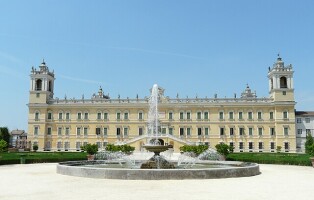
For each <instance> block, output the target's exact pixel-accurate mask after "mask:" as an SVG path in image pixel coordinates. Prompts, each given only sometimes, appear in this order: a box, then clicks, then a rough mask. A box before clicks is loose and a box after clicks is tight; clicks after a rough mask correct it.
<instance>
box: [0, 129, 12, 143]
mask: <svg viewBox="0 0 314 200" xmlns="http://www.w3.org/2000/svg"><path fill="white" fill-rule="evenodd" d="M1 139H2V140H4V141H6V142H7V144H9V143H10V133H9V129H8V128H7V127H0V140H1Z"/></svg>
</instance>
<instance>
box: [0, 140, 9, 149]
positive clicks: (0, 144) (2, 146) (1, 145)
mask: <svg viewBox="0 0 314 200" xmlns="http://www.w3.org/2000/svg"><path fill="white" fill-rule="evenodd" d="M7 147H8V143H7V142H6V141H4V140H3V139H1V140H0V152H4V151H7Z"/></svg>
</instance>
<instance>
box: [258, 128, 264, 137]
mask: <svg viewBox="0 0 314 200" xmlns="http://www.w3.org/2000/svg"><path fill="white" fill-rule="evenodd" d="M258 135H259V136H262V135H263V128H258Z"/></svg>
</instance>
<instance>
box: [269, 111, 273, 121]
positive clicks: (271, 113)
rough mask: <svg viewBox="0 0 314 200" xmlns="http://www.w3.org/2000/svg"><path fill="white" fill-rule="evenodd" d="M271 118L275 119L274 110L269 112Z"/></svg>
mask: <svg viewBox="0 0 314 200" xmlns="http://www.w3.org/2000/svg"><path fill="white" fill-rule="evenodd" d="M269 119H270V120H272V119H274V112H270V113H269Z"/></svg>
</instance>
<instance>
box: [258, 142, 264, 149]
mask: <svg viewBox="0 0 314 200" xmlns="http://www.w3.org/2000/svg"><path fill="white" fill-rule="evenodd" d="M258 149H259V151H262V150H263V149H264V147H263V142H259V143H258Z"/></svg>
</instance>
